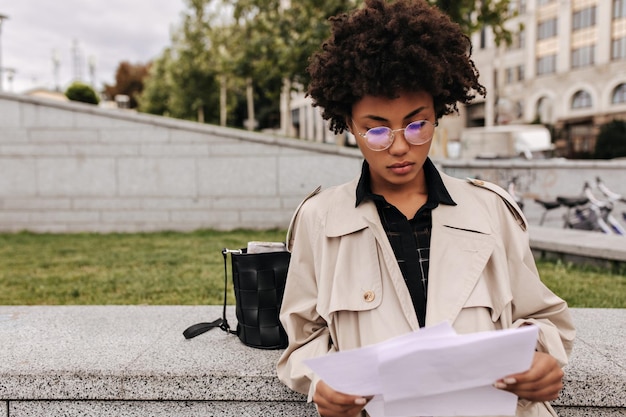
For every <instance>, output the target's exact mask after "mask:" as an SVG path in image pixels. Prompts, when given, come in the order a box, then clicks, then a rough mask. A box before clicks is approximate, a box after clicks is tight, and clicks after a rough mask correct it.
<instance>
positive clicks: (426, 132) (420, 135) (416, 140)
mask: <svg viewBox="0 0 626 417" xmlns="http://www.w3.org/2000/svg"><path fill="white" fill-rule="evenodd" d="M430 126H431V124H430V123H428V121H426V120H418V121H417V122H413V123H409V124H408V125H407V127H406V128H405V129H404V137H405V138H406V140H407V141H408V142H410V143H412V144H414V145H421V144H422V143H426V142H428V141H429V140H430V139H431V138H430V133H431V131H432V129H429V127H430Z"/></svg>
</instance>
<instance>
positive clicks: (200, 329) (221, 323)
mask: <svg viewBox="0 0 626 417" xmlns="http://www.w3.org/2000/svg"><path fill="white" fill-rule="evenodd" d="M241 252H242V251H241V250H240V249H238V250H231V249H226V248H224V249H222V256H223V257H224V308H223V309H222V317H220V318H219V319H216V320H213V321H211V322H204V323H198V324H194V325H193V326H189V327H188V328H186V329H185V331H183V336H185V339H192V338H194V337H196V336H199V335H201V334H203V333H206V332H208V331H209V330H211V329H214V328H216V327H219V328H220V329H222V330H223V331H225V332H226V333H230V334H237V332H236V331H233V330H231V329H230V326H229V325H228V320H226V297H227V294H228V268H227V261H226V260H227V257H228V254H229V253H241Z"/></svg>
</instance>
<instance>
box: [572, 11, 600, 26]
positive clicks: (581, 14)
mask: <svg viewBox="0 0 626 417" xmlns="http://www.w3.org/2000/svg"><path fill="white" fill-rule="evenodd" d="M595 25H596V6H591V7H587V8H586V9H582V10H578V11H577V12H574V15H573V16H572V31H574V30H579V29H584V28H588V27H591V26H595Z"/></svg>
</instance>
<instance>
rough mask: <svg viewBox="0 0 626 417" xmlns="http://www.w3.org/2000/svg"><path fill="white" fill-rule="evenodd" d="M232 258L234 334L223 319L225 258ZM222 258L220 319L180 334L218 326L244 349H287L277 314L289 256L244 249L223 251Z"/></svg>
mask: <svg viewBox="0 0 626 417" xmlns="http://www.w3.org/2000/svg"><path fill="white" fill-rule="evenodd" d="M228 254H230V255H231V261H232V273H233V287H234V290H235V303H236V304H235V312H236V316H237V330H235V331H233V330H231V328H230V325H229V324H228V321H227V320H226V296H227V293H228V290H227V288H228V271H227V258H228ZM222 255H223V256H224V309H223V311H222V317H221V318H219V319H217V320H215V321H212V322H208V323H198V324H195V325H193V326H191V327H189V328H187V329H186V330H185V331H184V332H183V335H184V336H185V338H186V339H191V338H193V337H196V336H198V335H200V334H202V333H205V332H207V331H209V330H211V329H212V328H214V327H219V328H221V329H222V330H223V331H225V332H228V333H232V334H236V335H237V336H238V337H239V339H240V340H241V341H242V342H243V343H244V344H245V345H247V346H250V347H254V348H259V349H282V348H285V347H287V335H286V333H285V330H284V329H283V326H282V325H281V324H280V320H279V318H278V315H279V313H280V306H281V303H282V300H283V293H284V291H285V282H286V281H287V270H288V269H289V259H290V257H291V254H290V253H289V252H287V251H286V250H281V251H273V252H264V253H248V252H247V249H236V250H231V249H223V250H222Z"/></svg>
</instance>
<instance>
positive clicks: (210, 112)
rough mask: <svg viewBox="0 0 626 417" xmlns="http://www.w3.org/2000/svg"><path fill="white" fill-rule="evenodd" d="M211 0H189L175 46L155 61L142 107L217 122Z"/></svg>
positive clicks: (174, 39) (174, 37)
mask: <svg viewBox="0 0 626 417" xmlns="http://www.w3.org/2000/svg"><path fill="white" fill-rule="evenodd" d="M210 4H211V0H187V5H188V7H189V10H188V11H187V12H186V13H185V15H184V16H183V23H182V26H181V28H180V29H179V30H178V31H177V32H176V33H175V34H174V35H173V36H172V46H171V47H170V48H168V49H167V50H166V51H165V52H164V53H163V55H162V56H161V57H160V58H159V59H158V60H157V62H155V65H157V68H155V70H154V71H151V72H150V77H149V78H148V79H147V80H146V90H147V91H146V93H145V94H142V95H141V97H140V99H139V102H140V103H141V106H140V109H141V110H142V111H148V112H151V113H154V114H167V115H168V116H171V117H176V118H180V119H188V120H198V121H201V122H208V123H217V122H218V120H219V100H218V82H217V72H216V70H215V62H214V59H213V58H214V56H213V55H212V53H211V50H212V45H211V42H210V38H209V36H208V31H210V30H211V27H212V24H213V20H214V19H215V15H214V14H213V13H211V12H210V11H209V6H210Z"/></svg>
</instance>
